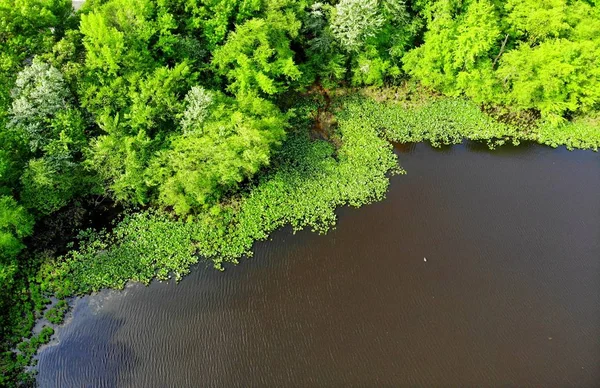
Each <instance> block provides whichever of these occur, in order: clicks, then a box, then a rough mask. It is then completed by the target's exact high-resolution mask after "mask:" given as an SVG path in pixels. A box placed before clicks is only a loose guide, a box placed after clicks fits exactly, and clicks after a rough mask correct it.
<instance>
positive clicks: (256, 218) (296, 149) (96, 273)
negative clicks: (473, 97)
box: [18, 84, 600, 366]
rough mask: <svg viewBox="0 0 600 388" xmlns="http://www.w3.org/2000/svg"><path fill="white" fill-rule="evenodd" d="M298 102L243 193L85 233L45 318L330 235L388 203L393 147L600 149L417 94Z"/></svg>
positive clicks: (59, 272)
mask: <svg viewBox="0 0 600 388" xmlns="http://www.w3.org/2000/svg"><path fill="white" fill-rule="evenodd" d="M411 85H412V86H411ZM292 100H293V102H292V103H291V107H292V109H294V112H295V118H294V119H293V123H292V124H293V128H295V129H293V130H292V131H290V133H289V135H288V138H287V140H286V141H285V143H284V145H283V147H282V149H281V150H280V152H279V154H278V155H277V156H276V157H275V160H274V161H273V163H272V165H271V168H270V169H269V170H267V171H266V172H265V173H264V174H263V175H261V176H260V177H259V178H258V179H256V180H254V181H253V182H251V183H250V184H249V186H248V187H247V188H246V189H245V190H244V191H243V192H242V193H241V194H239V195H236V196H234V197H231V198H229V199H228V200H227V201H224V202H223V203H221V204H220V205H219V206H218V207H215V208H213V209H211V211H210V212H207V213H205V214H200V215H195V216H189V217H187V218H185V219H183V218H176V217H174V216H173V215H172V214H170V213H168V212H166V211H163V210H157V209H148V210H142V211H138V212H130V213H127V214H126V215H125V216H124V218H123V219H122V220H121V221H120V222H119V223H118V224H117V225H116V226H115V227H114V228H113V229H111V230H110V231H107V230H102V231H85V232H83V233H82V234H81V235H80V241H79V244H78V245H79V248H78V249H76V250H72V251H70V252H69V253H68V254H66V255H64V256H61V257H57V258H55V259H54V260H52V261H49V262H46V263H44V264H43V266H42V268H41V270H40V272H39V273H38V277H37V281H38V282H39V283H40V290H41V292H42V293H44V294H47V295H52V296H54V297H57V298H59V301H58V302H57V303H55V304H53V306H52V307H51V308H50V309H47V311H46V312H45V316H46V317H47V318H50V319H48V320H49V322H51V323H52V324H54V325H57V324H61V323H62V321H63V319H64V317H65V314H66V313H67V309H68V306H67V303H66V302H65V300H66V298H69V297H73V296H81V295H85V294H89V293H92V292H98V291H100V290H102V289H106V288H109V289H122V288H123V287H125V285H126V284H127V283H128V282H140V283H144V284H149V283H150V282H151V281H152V280H154V279H158V280H167V279H170V278H172V277H174V278H175V279H176V280H180V279H181V278H182V277H183V276H185V275H186V274H188V273H189V271H190V268H191V266H192V265H194V264H197V263H198V262H199V261H200V260H210V261H212V262H213V263H214V265H215V267H216V268H218V269H222V268H223V267H222V266H223V264H224V263H226V262H230V263H237V262H238V260H239V259H240V258H242V257H245V256H247V257H250V256H252V247H253V244H254V243H255V242H257V241H262V240H266V239H267V238H268V237H269V235H270V234H271V233H273V232H274V231H275V230H277V229H278V228H280V227H282V226H285V225H288V224H289V225H291V226H292V228H293V230H294V231H298V230H301V229H304V228H306V227H310V228H311V229H312V230H313V231H315V232H319V233H326V232H327V231H328V230H329V229H330V228H332V227H334V225H335V223H336V215H335V210H336V209H337V208H338V207H341V206H348V205H349V206H352V207H360V206H362V205H366V204H369V203H372V202H375V201H380V200H383V199H384V198H385V194H386V192H387V189H388V186H389V177H390V175H391V174H398V173H404V170H402V169H401V167H400V166H399V165H398V160H397V157H396V155H395V154H394V153H393V149H392V148H393V147H392V143H391V142H394V143H401V144H402V143H413V142H430V143H431V144H432V145H433V146H441V145H450V144H459V143H462V142H463V141H464V140H465V139H468V140H473V141H480V142H485V143H487V145H488V146H489V147H490V148H495V147H497V146H502V145H504V144H514V145H518V144H519V142H521V141H534V142H537V143H540V144H544V145H548V146H552V147H558V146H565V147H567V148H568V149H590V150H595V151H597V150H598V147H599V146H600V130H599V129H598V128H597V127H595V126H594V125H586V124H585V122H584V123H577V122H575V123H568V124H565V127H568V128H567V129H561V128H556V127H549V126H545V124H540V123H539V122H534V123H530V124H529V125H527V126H525V125H523V123H520V122H519V121H518V120H519V117H517V119H516V120H514V121H515V122H513V123H510V122H503V121H500V120H499V119H496V118H494V117H492V116H490V115H489V114H487V113H484V111H482V109H481V107H479V106H477V105H476V104H475V103H473V102H471V101H469V100H466V99H462V98H450V97H443V96H439V95H435V94H432V93H430V92H427V91H424V90H423V89H422V88H419V87H414V84H408V85H404V86H403V87H401V88H387V89H382V88H365V89H360V90H346V89H338V90H333V91H327V90H324V89H322V88H319V90H318V92H316V93H309V94H307V95H304V96H302V97H298V96H297V95H296V96H294V97H292ZM511 117H514V116H511ZM520 125H522V126H520ZM310 128H313V130H312V132H311V130H310ZM315 128H317V129H318V130H317V131H315ZM323 138H325V139H327V140H323ZM53 333H54V330H53V329H52V327H50V326H46V327H44V328H42V330H41V332H40V333H38V334H36V335H34V336H33V337H32V338H31V339H28V340H25V341H23V342H22V343H21V344H19V346H18V349H19V354H21V355H23V357H24V358H23V359H22V364H23V366H25V365H30V364H31V363H32V361H33V356H34V355H35V353H36V352H37V350H38V349H39V347H40V346H41V345H43V344H45V343H48V342H49V341H50V339H51V336H52V334H53Z"/></svg>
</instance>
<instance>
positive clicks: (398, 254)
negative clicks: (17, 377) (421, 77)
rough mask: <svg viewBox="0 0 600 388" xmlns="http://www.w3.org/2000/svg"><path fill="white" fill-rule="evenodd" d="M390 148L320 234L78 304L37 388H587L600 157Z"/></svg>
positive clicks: (596, 368) (539, 150)
mask: <svg viewBox="0 0 600 388" xmlns="http://www.w3.org/2000/svg"><path fill="white" fill-rule="evenodd" d="M399 156H400V160H401V163H402V165H403V166H404V167H405V168H406V169H407V170H408V172H409V173H408V175H407V176H402V177H395V178H393V179H392V183H391V188H390V192H389V195H388V198H387V200H385V201H383V202H380V203H377V204H374V205H371V206H367V207H363V208H361V209H358V210H357V209H342V210H341V211H340V212H339V213H340V219H339V224H338V227H337V229H336V230H334V231H332V232H331V233H329V234H328V235H326V236H319V235H315V234H312V233H310V232H301V233H298V234H296V235H292V234H291V233H290V231H289V230H287V229H285V230H282V231H279V232H277V233H276V234H275V235H274V236H273V241H270V242H263V243H260V244H257V247H256V255H255V257H254V258H253V259H251V260H248V261H245V262H243V263H242V264H241V265H239V266H237V267H234V268H229V269H228V270H227V271H225V272H224V273H220V272H217V271H214V270H212V269H210V268H205V267H200V268H198V269H196V270H195V271H193V273H192V274H191V275H190V276H188V277H187V278H185V279H184V280H183V281H182V282H181V283H180V284H179V285H177V286H176V285H174V284H164V283H154V284H152V285H151V286H150V287H147V288H146V287H143V286H140V285H133V286H131V287H129V288H128V289H126V290H125V291H124V292H103V293H100V294H98V295H94V296H91V297H86V298H84V299H82V300H80V301H79V302H78V303H77V304H76V307H75V309H74V317H73V319H72V321H71V322H70V323H69V324H68V325H66V326H65V327H64V328H62V329H60V330H59V331H58V344H56V345H55V346H51V347H48V348H46V349H45V350H44V351H43V352H42V353H41V355H40V359H39V371H40V372H39V382H40V384H41V386H44V387H58V386H60V387H97V386H98V387H113V386H124V387H129V386H131V387H196V386H203V387H307V386H331V387H345V386H357V387H367V386H423V387H429V386H469V387H470V386H556V387H563V386H577V387H586V386H587V387H591V386H599V385H600V155H598V154H597V153H593V152H581V151H578V152H568V151H566V150H560V149H559V150H552V149H549V148H543V147H539V146H522V147H519V148H504V149H501V150H499V151H496V152H494V153H490V152H488V151H485V150H483V149H482V148H480V147H478V146H473V145H463V146H456V147H452V148H446V149H443V150H433V149H431V148H430V147H429V146H426V145H417V146H408V147H404V149H403V150H401V151H399ZM425 257H426V258H427V261H424V258H425Z"/></svg>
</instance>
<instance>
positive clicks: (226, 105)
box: [147, 88, 287, 214]
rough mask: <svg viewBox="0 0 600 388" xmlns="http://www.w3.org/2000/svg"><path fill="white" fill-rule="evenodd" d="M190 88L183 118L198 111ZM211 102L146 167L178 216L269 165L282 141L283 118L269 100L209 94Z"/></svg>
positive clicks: (162, 199) (195, 91)
mask: <svg viewBox="0 0 600 388" xmlns="http://www.w3.org/2000/svg"><path fill="white" fill-rule="evenodd" d="M200 94H202V95H208V94H209V92H200V91H199V89H197V88H195V89H192V91H191V92H190V94H189V95H188V98H187V99H186V100H187V102H188V106H187V109H186V113H185V114H184V119H185V117H191V116H194V115H196V114H197V112H198V105H197V104H195V103H194V98H195V97H192V96H194V95H200ZM210 95H212V97H211V100H212V103H211V104H210V105H209V108H208V109H207V107H206V106H205V107H203V108H202V111H203V112H202V116H206V118H205V119H203V120H198V121H196V122H195V123H194V124H193V125H192V126H188V127H187V131H186V133H185V134H183V135H178V136H174V137H173V138H172V139H171V144H170V147H169V148H168V149H167V150H163V151H160V152H159V153H158V154H157V156H156V158H155V159H154V160H153V162H152V163H151V165H150V168H149V169H148V170H147V175H148V179H149V181H151V182H153V184H154V185H156V186H157V188H158V191H159V193H160V196H159V201H160V203H161V204H162V205H164V206H169V207H173V209H174V210H175V211H176V212H177V213H179V214H187V213H190V212H194V211H200V210H203V209H205V208H206V207H207V206H210V205H213V204H215V203H216V201H217V200H218V199H219V198H220V197H221V196H222V195H223V194H224V193H226V192H227V191H228V190H230V189H233V188H236V187H237V186H238V185H239V184H240V183H241V182H242V181H243V180H245V179H247V178H249V177H252V176H253V175H254V174H255V173H256V172H257V171H258V170H259V169H260V168H261V167H263V166H265V165H267V164H268V163H269V160H270V157H271V154H272V152H273V149H274V147H276V146H277V145H279V144H280V143H281V140H282V139H283V137H284V134H285V131H284V130H285V128H286V126H287V121H286V118H285V116H284V115H283V114H281V113H280V111H279V109H278V108H277V107H276V106H275V105H273V104H271V103H270V102H268V101H266V100H263V99H261V98H258V97H252V96H250V95H244V97H238V99H236V100H234V99H232V98H229V97H225V96H224V95H222V94H220V93H217V92H210Z"/></svg>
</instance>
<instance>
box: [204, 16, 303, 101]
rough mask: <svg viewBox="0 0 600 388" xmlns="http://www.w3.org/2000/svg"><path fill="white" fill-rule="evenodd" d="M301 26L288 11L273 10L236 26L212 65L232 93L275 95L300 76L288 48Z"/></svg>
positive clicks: (220, 48) (215, 54)
mask: <svg viewBox="0 0 600 388" xmlns="http://www.w3.org/2000/svg"><path fill="white" fill-rule="evenodd" d="M300 26H301V23H300V21H299V20H298V19H297V17H296V15H295V14H294V13H293V12H290V11H283V10H279V9H272V10H269V11H267V13H266V15H265V17H263V18H254V19H251V20H249V21H247V22H245V23H244V24H242V25H240V26H238V27H237V28H236V30H235V31H234V32H232V33H231V34H230V35H229V38H228V39H227V42H226V43H225V44H224V45H223V46H221V47H219V48H217V49H216V50H215V52H214V57H213V65H214V66H215V68H216V71H217V73H218V74H221V75H224V76H225V77H226V78H227V80H228V81H229V82H230V84H229V87H228V89H229V90H230V91H232V92H234V93H242V94H243V93H254V92H259V93H262V94H264V95H274V94H277V93H281V92H283V91H285V90H287V89H288V88H289V86H290V85H291V84H293V83H294V81H298V80H299V79H300V77H301V75H302V73H301V71H300V69H299V68H298V66H297V65H296V63H294V51H293V50H292V49H291V47H290V44H291V41H292V39H294V38H296V37H297V35H298V31H299V30H300Z"/></svg>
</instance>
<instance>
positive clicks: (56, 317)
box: [44, 299, 69, 325]
mask: <svg viewBox="0 0 600 388" xmlns="http://www.w3.org/2000/svg"><path fill="white" fill-rule="evenodd" d="M67 311H69V304H68V303H67V301H66V300H64V299H62V300H59V301H58V302H56V304H55V305H54V306H52V307H51V308H49V309H48V310H47V311H46V313H45V314H44V317H45V318H46V319H47V320H48V322H50V323H52V324H55V325H57V324H60V323H62V322H63V320H64V319H65V315H66V314H67Z"/></svg>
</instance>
